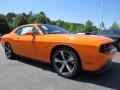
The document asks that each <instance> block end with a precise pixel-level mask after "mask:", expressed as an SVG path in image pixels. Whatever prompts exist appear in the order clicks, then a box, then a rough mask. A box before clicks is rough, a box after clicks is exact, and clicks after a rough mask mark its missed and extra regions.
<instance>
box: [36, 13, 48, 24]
mask: <svg viewBox="0 0 120 90" xmlns="http://www.w3.org/2000/svg"><path fill="white" fill-rule="evenodd" d="M47 20H48V18H47V17H46V15H45V13H44V12H40V13H39V14H37V15H36V16H35V23H43V24H46V23H47Z"/></svg>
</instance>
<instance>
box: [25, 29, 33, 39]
mask: <svg viewBox="0 0 120 90" xmlns="http://www.w3.org/2000/svg"><path fill="white" fill-rule="evenodd" d="M25 35H32V36H33V38H35V35H34V33H33V32H32V31H29V32H27V33H26V34H25Z"/></svg>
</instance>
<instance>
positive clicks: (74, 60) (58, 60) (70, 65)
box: [52, 47, 80, 78]
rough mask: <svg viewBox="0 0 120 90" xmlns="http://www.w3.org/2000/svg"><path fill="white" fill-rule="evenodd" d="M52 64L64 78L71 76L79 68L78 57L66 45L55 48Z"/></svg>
mask: <svg viewBox="0 0 120 90" xmlns="http://www.w3.org/2000/svg"><path fill="white" fill-rule="evenodd" d="M52 64H53V67H54V69H55V71H56V72H57V73H58V74H59V75H60V76H63V77H65V78H71V77H73V76H75V75H77V73H78V72H79V70H80V63H79V58H78V56H77V55H76V53H75V52H74V51H73V50H71V49H70V48H67V47H60V48H58V49H56V50H55V52H54V54H53V57H52Z"/></svg>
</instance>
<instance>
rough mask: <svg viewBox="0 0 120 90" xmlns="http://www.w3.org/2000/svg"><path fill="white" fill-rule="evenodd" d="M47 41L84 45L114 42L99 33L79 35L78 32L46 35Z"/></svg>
mask: <svg viewBox="0 0 120 90" xmlns="http://www.w3.org/2000/svg"><path fill="white" fill-rule="evenodd" d="M45 37H47V39H46V40H47V41H50V42H58V43H71V44H83V45H97V46H98V45H101V44H105V43H110V42H113V40H112V39H110V38H108V37H104V36H97V35H77V34H51V35H45Z"/></svg>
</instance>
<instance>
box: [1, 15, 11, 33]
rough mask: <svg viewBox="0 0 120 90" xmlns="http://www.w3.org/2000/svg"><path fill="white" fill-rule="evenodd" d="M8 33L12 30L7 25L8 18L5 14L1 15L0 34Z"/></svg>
mask: <svg viewBox="0 0 120 90" xmlns="http://www.w3.org/2000/svg"><path fill="white" fill-rule="evenodd" d="M8 32H10V28H9V25H8V23H7V20H6V17H5V16H4V15H3V14H0V33H8Z"/></svg>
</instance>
